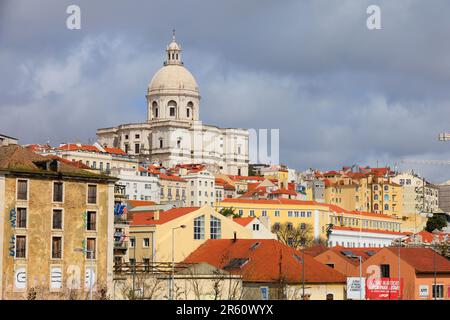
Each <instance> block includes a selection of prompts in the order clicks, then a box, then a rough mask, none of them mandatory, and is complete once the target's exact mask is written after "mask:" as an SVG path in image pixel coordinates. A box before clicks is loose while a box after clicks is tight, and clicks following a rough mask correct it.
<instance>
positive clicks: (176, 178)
mask: <svg viewBox="0 0 450 320" xmlns="http://www.w3.org/2000/svg"><path fill="white" fill-rule="evenodd" d="M159 178H160V179H161V180H171V181H179V182H186V180H184V179H183V178H181V177H179V176H174V175H167V174H165V173H159Z"/></svg>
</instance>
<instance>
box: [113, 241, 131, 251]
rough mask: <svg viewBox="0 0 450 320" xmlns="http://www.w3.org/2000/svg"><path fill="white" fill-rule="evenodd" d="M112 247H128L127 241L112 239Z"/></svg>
mask: <svg viewBox="0 0 450 320" xmlns="http://www.w3.org/2000/svg"><path fill="white" fill-rule="evenodd" d="M114 249H128V241H114Z"/></svg>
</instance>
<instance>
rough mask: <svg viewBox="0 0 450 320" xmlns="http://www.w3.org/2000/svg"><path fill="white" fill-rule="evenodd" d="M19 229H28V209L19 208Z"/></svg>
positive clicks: (17, 225) (17, 224)
mask: <svg viewBox="0 0 450 320" xmlns="http://www.w3.org/2000/svg"><path fill="white" fill-rule="evenodd" d="M16 227H17V228H26V227H27V208H17V223H16Z"/></svg>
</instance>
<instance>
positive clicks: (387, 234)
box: [217, 198, 405, 247]
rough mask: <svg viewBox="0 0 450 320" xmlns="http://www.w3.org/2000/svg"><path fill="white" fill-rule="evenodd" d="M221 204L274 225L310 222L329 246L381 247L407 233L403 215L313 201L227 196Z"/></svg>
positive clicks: (314, 230) (307, 223) (302, 224)
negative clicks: (390, 214)
mask: <svg viewBox="0 0 450 320" xmlns="http://www.w3.org/2000/svg"><path fill="white" fill-rule="evenodd" d="M221 208H233V209H234V210H235V211H236V213H237V214H240V215H241V216H242V217H256V218H263V219H264V218H268V219H270V222H271V224H272V226H274V227H277V225H280V224H282V223H290V224H292V225H297V226H300V227H305V226H306V225H310V226H312V230H313V231H312V232H313V237H314V238H315V239H319V238H322V239H328V242H329V245H330V246H335V245H345V246H354V247H362V246H373V247H382V246H386V245H390V244H391V243H392V241H393V240H394V239H396V238H398V237H401V236H404V235H405V234H404V233H403V232H402V222H403V221H402V220H401V219H398V218H395V217H392V216H389V215H385V214H381V213H372V212H363V211H350V210H346V209H344V208H341V207H339V206H336V205H331V204H326V203H319V202H314V201H302V200H290V199H283V198H279V199H275V200H263V199H241V198H238V199H224V200H223V201H222V202H220V203H218V204H217V209H218V210H220V209H221Z"/></svg>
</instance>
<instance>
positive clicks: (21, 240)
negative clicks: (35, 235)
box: [16, 236, 27, 258]
mask: <svg viewBox="0 0 450 320" xmlns="http://www.w3.org/2000/svg"><path fill="white" fill-rule="evenodd" d="M26 247H27V238H26V237H25V236H17V237H16V258H26Z"/></svg>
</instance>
